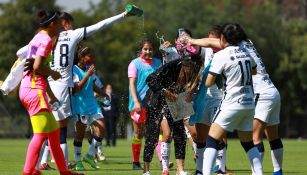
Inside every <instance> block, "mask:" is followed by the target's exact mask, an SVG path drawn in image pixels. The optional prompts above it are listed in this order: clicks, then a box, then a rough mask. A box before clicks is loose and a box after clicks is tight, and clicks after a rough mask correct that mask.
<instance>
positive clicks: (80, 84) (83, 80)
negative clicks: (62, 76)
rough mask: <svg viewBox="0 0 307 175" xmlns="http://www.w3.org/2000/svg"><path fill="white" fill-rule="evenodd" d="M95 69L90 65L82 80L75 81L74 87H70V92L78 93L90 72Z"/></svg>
mask: <svg viewBox="0 0 307 175" xmlns="http://www.w3.org/2000/svg"><path fill="white" fill-rule="evenodd" d="M94 71H95V67H94V66H93V65H92V66H91V67H90V69H89V70H88V71H87V73H86V74H85V76H84V77H83V78H82V80H81V81H80V82H79V83H76V84H75V86H74V88H73V89H72V93H73V94H74V95H75V94H76V93H78V92H79V91H80V90H81V89H82V88H83V87H84V85H85V84H86V82H87V80H88V79H89V78H90V76H91V75H92V73H93V72H94Z"/></svg>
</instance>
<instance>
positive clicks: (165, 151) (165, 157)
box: [161, 142, 171, 171]
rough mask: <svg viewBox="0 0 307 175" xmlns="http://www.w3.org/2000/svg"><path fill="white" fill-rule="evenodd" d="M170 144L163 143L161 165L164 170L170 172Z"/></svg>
mask: <svg viewBox="0 0 307 175" xmlns="http://www.w3.org/2000/svg"><path fill="white" fill-rule="evenodd" d="M170 149H171V148H170V143H167V142H161V164H162V170H163V171H165V170H166V171H168V164H169V159H170Z"/></svg>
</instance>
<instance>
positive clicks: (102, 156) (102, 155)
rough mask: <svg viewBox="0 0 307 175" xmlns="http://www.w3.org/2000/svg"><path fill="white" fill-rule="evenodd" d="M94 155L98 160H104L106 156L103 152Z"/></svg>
mask: <svg viewBox="0 0 307 175" xmlns="http://www.w3.org/2000/svg"><path fill="white" fill-rule="evenodd" d="M96 157H97V160H98V161H105V160H106V156H105V155H104V154H103V152H99V153H97V155H96Z"/></svg>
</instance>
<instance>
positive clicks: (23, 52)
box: [16, 45, 29, 59]
mask: <svg viewBox="0 0 307 175" xmlns="http://www.w3.org/2000/svg"><path fill="white" fill-rule="evenodd" d="M28 47H29V46H28V45H26V46H23V47H22V48H20V49H19V50H18V51H17V53H16V55H17V57H18V58H20V59H26V58H27V53H28Z"/></svg>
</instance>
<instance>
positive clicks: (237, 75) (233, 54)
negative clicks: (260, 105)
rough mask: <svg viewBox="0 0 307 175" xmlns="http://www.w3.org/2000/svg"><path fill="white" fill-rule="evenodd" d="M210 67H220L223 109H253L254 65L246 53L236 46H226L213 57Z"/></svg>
mask: <svg viewBox="0 0 307 175" xmlns="http://www.w3.org/2000/svg"><path fill="white" fill-rule="evenodd" d="M212 67H213V70H214V69H216V67H220V68H219V69H220V70H221V75H222V77H223V81H224V98H223V102H222V106H223V107H227V108H231V109H251V108H254V101H253V96H254V93H253V87H252V69H253V67H256V63H255V62H254V60H253V59H252V57H251V56H250V55H249V54H248V53H247V52H245V51H243V50H242V49H240V48H239V47H238V46H228V47H227V48H225V49H224V50H222V51H220V52H218V53H216V54H215V55H214V58H213V63H212ZM210 70H211V69H210Z"/></svg>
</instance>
